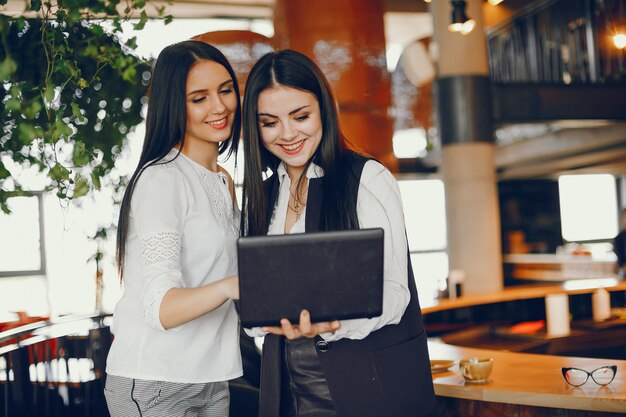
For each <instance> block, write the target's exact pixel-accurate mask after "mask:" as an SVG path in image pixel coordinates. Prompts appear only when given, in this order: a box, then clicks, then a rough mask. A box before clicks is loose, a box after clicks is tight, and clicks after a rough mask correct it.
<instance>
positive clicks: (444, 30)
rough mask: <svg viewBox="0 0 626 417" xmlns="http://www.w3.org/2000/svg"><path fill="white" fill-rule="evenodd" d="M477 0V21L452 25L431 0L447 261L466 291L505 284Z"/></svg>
mask: <svg viewBox="0 0 626 417" xmlns="http://www.w3.org/2000/svg"><path fill="white" fill-rule="evenodd" d="M482 3H483V1H482V0H469V1H467V14H468V16H469V17H471V18H473V19H474V20H475V21H476V27H475V28H474V30H473V31H472V32H470V33H469V34H467V35H461V34H459V33H454V32H450V31H449V30H448V25H449V23H450V11H451V6H450V2H449V1H448V0H433V1H432V2H431V6H430V7H431V13H432V15H433V21H434V41H435V42H436V50H437V51H438V60H437V61H438V62H437V79H436V87H435V90H436V96H435V99H436V102H437V122H438V129H439V136H440V138H441V143H442V147H443V149H442V167H441V169H442V174H443V181H444V184H445V189H446V216H447V223H448V254H449V258H450V269H462V270H464V271H465V276H466V278H465V280H466V281H465V285H464V291H465V293H467V294H476V293H482V292H489V291H497V290H500V289H502V286H503V281H502V253H501V251H502V250H501V242H500V215H499V204H498V191H497V178H496V172H495V161H494V156H495V143H494V137H493V126H492V111H491V94H490V88H491V87H490V81H489V66H488V60H487V59H488V58H487V45H486V39H485V34H484V27H483V19H482Z"/></svg>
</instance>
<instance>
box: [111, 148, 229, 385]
mask: <svg viewBox="0 0 626 417" xmlns="http://www.w3.org/2000/svg"><path fill="white" fill-rule="evenodd" d="M177 154H178V156H176V155H177ZM164 161H170V162H167V163H164V164H159V165H153V166H150V167H148V168H147V169H146V170H145V171H144V172H143V174H141V176H140V177H139V180H138V181H137V185H136V187H135V191H134V193H133V196H132V200H131V208H130V221H129V227H128V236H127V241H126V254H125V261H124V293H123V295H122V298H121V299H120V301H119V302H118V303H117V305H116V307H115V312H114V314H113V326H112V330H113V333H114V335H115V338H114V341H113V345H112V346H111V350H110V352H109V356H108V359H107V373H108V374H111V375H118V376H123V377H127V378H138V379H148V380H158V381H167V382H183V383H202V382H215V381H225V380H229V379H233V378H236V377H239V376H241V375H242V366H241V357H240V354H239V330H238V328H239V327H238V318H237V313H236V311H235V307H234V304H233V302H232V301H227V302H226V303H225V304H223V305H222V306H220V307H219V308H218V309H216V310H214V311H212V312H211V313H209V314H206V315H204V316H202V317H200V318H197V319H195V320H192V321H190V322H188V323H186V324H184V325H181V326H178V327H176V328H174V329H171V330H165V329H164V328H163V326H162V325H161V322H160V319H159V308H160V305H161V301H162V299H163V296H164V295H165V293H166V292H167V291H168V290H170V289H171V288H184V287H198V286H200V285H204V284H207V283H210V282H213V281H216V280H219V279H221V278H224V277H226V276H229V275H233V274H236V272H237V251H236V240H237V237H238V236H239V218H240V213H239V210H238V208H237V207H236V205H235V207H233V202H232V198H231V196H230V193H229V191H228V181H227V178H226V176H225V175H224V174H222V173H215V172H212V171H209V170H208V169H206V168H204V167H203V166H201V165H199V164H197V163H195V162H194V161H192V160H191V159H189V158H188V157H186V156H185V155H184V154H182V153H180V154H179V153H178V151H177V150H172V151H170V153H169V154H168V155H167V156H166V157H165V158H164Z"/></svg>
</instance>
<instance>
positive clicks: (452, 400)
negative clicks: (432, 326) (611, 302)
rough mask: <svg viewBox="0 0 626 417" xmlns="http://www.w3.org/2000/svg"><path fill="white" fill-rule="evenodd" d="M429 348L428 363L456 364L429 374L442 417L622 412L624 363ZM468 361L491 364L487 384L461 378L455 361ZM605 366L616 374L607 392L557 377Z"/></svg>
mask: <svg viewBox="0 0 626 417" xmlns="http://www.w3.org/2000/svg"><path fill="white" fill-rule="evenodd" d="M428 347H429V352H430V358H431V359H442V360H445V359H449V360H454V361H456V362H457V364H455V366H453V367H452V368H450V370H449V371H446V372H443V373H436V374H433V381H434V386H435V394H436V395H437V396H438V397H440V398H441V397H445V398H444V399H443V404H444V405H443V406H441V402H440V414H441V415H442V416H445V415H450V416H452V415H470V414H468V411H467V409H468V407H469V408H471V409H472V414H471V415H476V416H491V415H493V416H496V415H507V416H526V415H529V416H530V415H538V416H539V415H540V416H542V417H544V416H552V415H554V416H570V415H572V416H574V415H575V416H595V415H599V416H604V415H605V414H602V413H601V414H595V413H577V412H571V413H568V412H567V411H565V410H588V411H590V412H609V413H619V414H617V415H620V414H621V413H626V361H617V360H606V359H591V358H574V357H563V356H552V355H537V354H529V353H513V352H503V351H494V350H483V349H474V348H462V347H456V346H452V345H447V344H444V343H440V342H429V345H428ZM467 357H479V358H486V357H490V358H493V359H494V364H493V372H492V374H491V377H490V381H489V382H488V383H486V384H482V385H478V384H471V383H468V382H466V381H465V380H464V379H463V377H462V376H461V374H460V372H459V369H458V361H459V360H460V359H462V358H467ZM606 365H617V367H618V369H617V374H616V376H615V379H614V380H613V382H611V384H609V385H608V386H605V387H601V386H599V385H596V384H595V383H594V382H593V381H592V380H591V379H589V381H587V383H586V384H585V385H583V386H582V387H578V388H576V387H572V386H570V385H568V384H567V383H566V382H565V380H564V379H563V375H562V374H561V368H562V367H578V368H582V369H586V370H588V371H592V370H594V369H596V368H599V367H601V366H606ZM470 404H472V405H470ZM479 408H480V410H479ZM462 410H466V411H465V412H464V411H462ZM442 411H443V412H442ZM608 415H611V414H608Z"/></svg>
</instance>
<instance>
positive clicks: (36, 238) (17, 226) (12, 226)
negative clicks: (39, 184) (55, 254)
mask: <svg viewBox="0 0 626 417" xmlns="http://www.w3.org/2000/svg"><path fill="white" fill-rule="evenodd" d="M8 205H9V208H10V209H11V211H12V213H11V214H10V215H8V214H4V213H0V236H1V238H0V253H1V254H2V256H0V277H17V276H26V275H44V274H45V273H46V262H45V246H44V228H43V199H42V195H41V193H38V194H36V195H35V196H32V197H13V198H11V199H9V201H8Z"/></svg>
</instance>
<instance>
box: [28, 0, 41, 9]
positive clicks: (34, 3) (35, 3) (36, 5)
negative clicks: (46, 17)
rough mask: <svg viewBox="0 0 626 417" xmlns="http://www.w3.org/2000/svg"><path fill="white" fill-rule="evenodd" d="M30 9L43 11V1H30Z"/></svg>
mask: <svg viewBox="0 0 626 417" xmlns="http://www.w3.org/2000/svg"><path fill="white" fill-rule="evenodd" d="M30 9H31V10H33V11H35V12H38V11H39V10H41V0H30Z"/></svg>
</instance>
